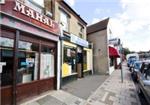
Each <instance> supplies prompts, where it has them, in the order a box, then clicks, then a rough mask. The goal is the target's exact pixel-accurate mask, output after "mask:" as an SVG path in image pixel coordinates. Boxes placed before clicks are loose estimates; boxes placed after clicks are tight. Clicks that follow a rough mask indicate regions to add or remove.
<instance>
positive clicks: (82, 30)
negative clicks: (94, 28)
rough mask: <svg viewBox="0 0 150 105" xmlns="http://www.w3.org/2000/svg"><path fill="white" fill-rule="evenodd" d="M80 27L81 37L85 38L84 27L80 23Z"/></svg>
mask: <svg viewBox="0 0 150 105" xmlns="http://www.w3.org/2000/svg"><path fill="white" fill-rule="evenodd" d="M78 28H79V37H80V38H83V35H84V27H83V26H82V25H81V24H78Z"/></svg>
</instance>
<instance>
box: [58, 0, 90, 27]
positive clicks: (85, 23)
mask: <svg viewBox="0 0 150 105" xmlns="http://www.w3.org/2000/svg"><path fill="white" fill-rule="evenodd" d="M58 2H62V3H63V4H64V5H65V6H66V7H67V8H68V9H69V10H71V11H72V12H73V13H74V14H75V15H76V16H77V17H78V19H79V20H80V21H82V22H83V23H84V25H87V22H85V21H84V20H83V19H82V18H81V17H80V15H78V14H77V13H76V12H75V10H73V9H72V8H71V7H70V6H69V5H68V4H67V3H66V2H65V1H64V0H61V1H58Z"/></svg>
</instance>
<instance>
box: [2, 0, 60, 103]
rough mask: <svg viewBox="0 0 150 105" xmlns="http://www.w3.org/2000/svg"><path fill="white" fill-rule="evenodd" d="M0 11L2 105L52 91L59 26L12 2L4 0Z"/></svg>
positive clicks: (43, 16)
mask: <svg viewBox="0 0 150 105" xmlns="http://www.w3.org/2000/svg"><path fill="white" fill-rule="evenodd" d="M29 11H30V12H29ZM0 12H1V16H0V21H1V23H0V25H1V29H0V32H1V36H0V54H1V55H0V56H1V58H0V62H5V63H6V66H3V69H2V73H1V74H0V75H1V104H2V105H14V104H16V103H17V102H20V101H21V100H23V99H26V98H29V97H31V96H36V95H39V94H40V93H43V92H45V91H48V90H51V89H55V88H56V83H57V81H56V80H57V79H56V77H57V72H56V71H57V42H58V41H59V28H58V24H56V23H55V22H54V21H53V20H51V19H50V18H48V17H46V16H45V15H42V14H39V13H38V12H36V11H35V10H33V9H31V8H29V7H28V6H26V5H24V4H22V3H20V2H18V1H15V0H14V1H12V0H5V4H2V5H1V10H0ZM36 16H39V17H36Z"/></svg>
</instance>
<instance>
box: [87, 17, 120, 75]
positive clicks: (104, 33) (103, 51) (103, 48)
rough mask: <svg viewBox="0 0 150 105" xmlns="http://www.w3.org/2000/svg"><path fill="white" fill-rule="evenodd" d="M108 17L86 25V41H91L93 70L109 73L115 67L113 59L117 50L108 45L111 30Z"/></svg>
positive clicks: (116, 54) (116, 55)
mask: <svg viewBox="0 0 150 105" xmlns="http://www.w3.org/2000/svg"><path fill="white" fill-rule="evenodd" d="M108 23H109V18H108V19H104V20H102V21H100V22H98V23H95V24H93V25H90V26H88V27H87V36H88V41H89V42H92V43H93V59H94V65H93V67H94V72H95V73H98V74H111V73H112V72H113V71H114V69H115V59H116V58H117V57H119V54H118V51H117V50H116V49H115V48H114V47H113V46H109V39H110V34H111V30H110V28H109V24H108Z"/></svg>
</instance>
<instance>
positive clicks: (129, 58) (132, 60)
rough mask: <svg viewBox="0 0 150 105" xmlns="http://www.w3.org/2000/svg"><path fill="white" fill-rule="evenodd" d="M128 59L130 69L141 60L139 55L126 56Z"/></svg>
mask: <svg viewBox="0 0 150 105" xmlns="http://www.w3.org/2000/svg"><path fill="white" fill-rule="evenodd" d="M126 59H127V65H128V67H132V66H133V64H134V62H135V61H137V60H139V55H138V53H132V54H128V55H127V56H126Z"/></svg>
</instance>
